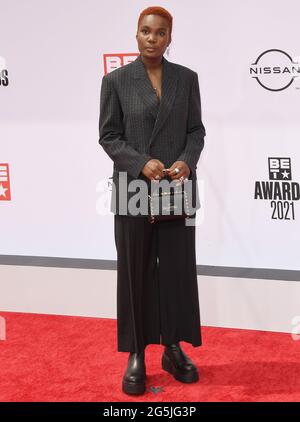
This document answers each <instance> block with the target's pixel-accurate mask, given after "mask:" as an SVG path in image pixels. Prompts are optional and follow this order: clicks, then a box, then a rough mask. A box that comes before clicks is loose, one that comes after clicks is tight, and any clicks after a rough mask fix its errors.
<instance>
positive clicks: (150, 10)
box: [138, 6, 173, 36]
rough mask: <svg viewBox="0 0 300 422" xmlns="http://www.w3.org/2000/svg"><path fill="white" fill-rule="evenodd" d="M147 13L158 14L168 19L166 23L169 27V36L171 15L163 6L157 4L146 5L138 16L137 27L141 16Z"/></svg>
mask: <svg viewBox="0 0 300 422" xmlns="http://www.w3.org/2000/svg"><path fill="white" fill-rule="evenodd" d="M147 15H159V16H161V17H163V18H165V19H166V20H167V21H168V24H169V27H170V36H171V33H172V25H173V16H172V15H171V13H169V12H168V11H167V10H166V9H164V8H163V7H159V6H150V7H147V9H144V10H143V11H142V12H141V14H140V16H139V20H138V27H139V26H140V22H141V20H142V19H143V17H144V16H147Z"/></svg>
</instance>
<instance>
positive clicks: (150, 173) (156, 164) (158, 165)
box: [142, 158, 165, 180]
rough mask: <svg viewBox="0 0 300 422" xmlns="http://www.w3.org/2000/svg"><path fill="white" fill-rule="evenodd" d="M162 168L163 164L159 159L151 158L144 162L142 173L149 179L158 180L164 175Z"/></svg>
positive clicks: (163, 167)
mask: <svg viewBox="0 0 300 422" xmlns="http://www.w3.org/2000/svg"><path fill="white" fill-rule="evenodd" d="M164 169H165V166H164V164H163V163H162V162H161V161H160V160H157V159H156V158H153V159H152V160H149V161H148V162H147V163H146V164H145V166H144V168H143V170H142V173H143V175H144V176H146V177H148V179H150V180H160V179H162V178H163V177H165V173H164V171H163V170H164Z"/></svg>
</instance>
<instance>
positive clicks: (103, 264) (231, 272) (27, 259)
mask: <svg viewBox="0 0 300 422" xmlns="http://www.w3.org/2000/svg"><path fill="white" fill-rule="evenodd" d="M0 265H21V266H37V267H57V268H86V269H94V270H116V269H117V261H115V260H105V259H79V258H78V259H77V258H60V257H48V256H25V255H0ZM197 274H198V275H206V276H215V277H235V278H255V279H264V280H283V281H300V271H294V270H278V269H273V268H246V267H245V268H244V267H221V266H220V267H216V266H212V265H197Z"/></svg>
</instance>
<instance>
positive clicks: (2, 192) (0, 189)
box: [0, 183, 8, 198]
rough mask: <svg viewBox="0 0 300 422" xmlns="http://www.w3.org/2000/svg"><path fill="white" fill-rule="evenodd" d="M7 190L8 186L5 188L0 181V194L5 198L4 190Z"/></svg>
mask: <svg viewBox="0 0 300 422" xmlns="http://www.w3.org/2000/svg"><path fill="white" fill-rule="evenodd" d="M7 190H8V188H5V187H4V186H3V185H2V183H0V196H4V198H6V194H5V192H6V191H7Z"/></svg>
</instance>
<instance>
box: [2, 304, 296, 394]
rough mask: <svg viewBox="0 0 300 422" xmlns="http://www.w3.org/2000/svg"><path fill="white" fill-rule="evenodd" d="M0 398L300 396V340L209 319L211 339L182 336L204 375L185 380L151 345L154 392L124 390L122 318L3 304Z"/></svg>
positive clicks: (148, 359)
mask: <svg viewBox="0 0 300 422" xmlns="http://www.w3.org/2000/svg"><path fill="white" fill-rule="evenodd" d="M0 316H1V317H4V318H5V320H6V340H2V341H0V373H1V378H0V401H10V402H18V401H30V402H31V401H36V402H39V401H54V402H55V401H74V402H77V401H87V402H88V401H91V402H94V401H100V402H102V401H108V402H110V401H111V402H114V401H145V402H147V401H150V402H155V401H158V402H159V401H161V402H164V401H180V402H182V401H199V402H201V401H257V402H259V401H299V400H300V378H299V373H300V363H299V356H300V342H299V341H294V340H293V339H292V337H291V335H289V334H281V333H270V332H264V331H249V330H238V329H226V328H212V327H202V333H203V346H201V347H198V348H193V347H192V346H191V345H190V344H188V343H185V342H181V346H182V348H183V349H184V351H185V352H186V353H187V354H188V355H189V356H190V357H191V358H192V360H193V361H194V362H195V364H197V366H198V368H199V373H200V380H199V382H198V383H195V384H181V383H179V382H178V381H175V380H174V379H173V378H172V376H171V375H169V374H168V373H167V372H164V371H163V370H162V369H161V366H160V360H161V353H162V350H163V347H162V346H161V345H150V346H148V347H147V349H146V367H147V375H148V381H147V392H146V394H144V395H143V396H138V397H131V396H127V395H126V394H123V393H122V391H121V379H122V376H123V373H124V370H125V367H126V364H127V358H128V354H127V353H120V352H116V321H115V320H111V319H100V318H82V317H64V316H53V315H37V314H22V313H10V312H1V313H0Z"/></svg>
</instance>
